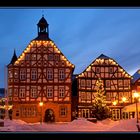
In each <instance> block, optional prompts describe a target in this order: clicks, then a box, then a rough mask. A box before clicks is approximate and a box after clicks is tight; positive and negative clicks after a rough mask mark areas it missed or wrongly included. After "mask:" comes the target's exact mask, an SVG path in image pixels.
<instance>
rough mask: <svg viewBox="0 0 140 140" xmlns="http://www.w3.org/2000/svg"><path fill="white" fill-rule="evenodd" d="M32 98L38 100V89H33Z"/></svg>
mask: <svg viewBox="0 0 140 140" xmlns="http://www.w3.org/2000/svg"><path fill="white" fill-rule="evenodd" d="M31 97H32V98H37V89H36V87H31Z"/></svg>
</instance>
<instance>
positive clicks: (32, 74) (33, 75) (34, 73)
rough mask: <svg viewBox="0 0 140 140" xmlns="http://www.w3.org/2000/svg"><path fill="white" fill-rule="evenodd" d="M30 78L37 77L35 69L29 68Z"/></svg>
mask: <svg viewBox="0 0 140 140" xmlns="http://www.w3.org/2000/svg"><path fill="white" fill-rule="evenodd" d="M31 79H32V80H36V79H37V70H36V69H32V70H31Z"/></svg>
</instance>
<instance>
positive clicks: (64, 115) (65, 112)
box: [60, 107, 67, 117]
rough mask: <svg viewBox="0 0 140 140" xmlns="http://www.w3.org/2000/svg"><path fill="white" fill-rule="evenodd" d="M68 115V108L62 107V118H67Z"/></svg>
mask: <svg viewBox="0 0 140 140" xmlns="http://www.w3.org/2000/svg"><path fill="white" fill-rule="evenodd" d="M66 115H67V108H66V107H61V108H60V116H61V117H66Z"/></svg>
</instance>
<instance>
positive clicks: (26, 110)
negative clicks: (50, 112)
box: [21, 106, 37, 117]
mask: <svg viewBox="0 0 140 140" xmlns="http://www.w3.org/2000/svg"><path fill="white" fill-rule="evenodd" d="M36 115H37V110H36V107H34V106H30V107H28V106H27V107H26V106H25V107H21V116H22V117H36Z"/></svg>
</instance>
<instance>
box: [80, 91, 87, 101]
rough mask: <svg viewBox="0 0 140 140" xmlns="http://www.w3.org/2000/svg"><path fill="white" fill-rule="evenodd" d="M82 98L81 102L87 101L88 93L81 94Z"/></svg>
mask: <svg viewBox="0 0 140 140" xmlns="http://www.w3.org/2000/svg"><path fill="white" fill-rule="evenodd" d="M80 97H81V101H85V100H86V93H85V92H81V93H80Z"/></svg>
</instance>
